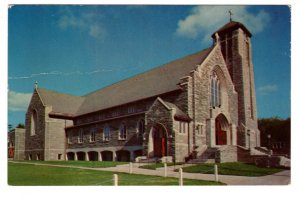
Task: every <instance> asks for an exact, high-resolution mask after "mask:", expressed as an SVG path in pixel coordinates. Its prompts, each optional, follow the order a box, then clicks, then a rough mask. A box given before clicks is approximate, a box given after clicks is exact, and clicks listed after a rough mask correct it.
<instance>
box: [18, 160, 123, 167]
mask: <svg viewBox="0 0 300 197" xmlns="http://www.w3.org/2000/svg"><path fill="white" fill-rule="evenodd" d="M18 162H30V163H42V164H51V165H64V166H77V167H79V166H80V167H89V168H108V167H115V166H117V165H122V164H127V163H128V162H119V161H101V162H99V161H36V160H31V161H18Z"/></svg>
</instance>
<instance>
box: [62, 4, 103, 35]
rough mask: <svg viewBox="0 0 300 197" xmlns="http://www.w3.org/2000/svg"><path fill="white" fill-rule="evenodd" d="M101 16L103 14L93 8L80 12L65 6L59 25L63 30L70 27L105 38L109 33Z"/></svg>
mask: <svg viewBox="0 0 300 197" xmlns="http://www.w3.org/2000/svg"><path fill="white" fill-rule="evenodd" d="M100 18H101V15H99V14H96V13H95V12H94V11H92V10H90V11H85V12H82V13H80V14H78V13H76V12H74V11H72V10H71V9H70V8H64V9H63V11H62V14H61V16H60V18H59V19H58V26H59V27H60V28H61V29H63V30H66V29H68V28H73V29H74V30H75V29H77V30H80V31H82V32H85V33H87V34H88V35H89V36H91V37H93V38H96V39H99V40H103V39H104V38H105V36H106V35H107V34H106V29H105V27H104V26H103V25H102V24H101V21H100V20H99V19H100Z"/></svg>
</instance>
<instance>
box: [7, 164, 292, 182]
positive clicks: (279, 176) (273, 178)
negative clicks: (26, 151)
mask: <svg viewBox="0 0 300 197" xmlns="http://www.w3.org/2000/svg"><path fill="white" fill-rule="evenodd" d="M9 162H12V163H23V164H32V165H46V166H54V167H64V168H78V169H88V170H96V171H109V172H125V173H129V172H130V168H129V164H125V165H119V166H116V167H109V168H89V167H79V166H66V165H52V164H42V163H30V162H16V161H9ZM140 165H142V164H137V163H134V164H133V168H132V174H142V175H154V176H164V168H158V169H156V170H148V169H143V168H139V166H140ZM184 166H187V165H184ZM180 167H182V166H176V167H175V168H177V169H178V168H180ZM167 176H168V177H176V178H178V177H179V173H178V172H174V166H169V167H168V170H167ZM218 177H219V181H220V182H223V183H226V184H228V185H288V184H290V180H291V174H290V170H284V171H282V172H279V173H275V174H272V175H267V176H262V177H246V176H231V175H218ZM183 178H188V179H201V180H211V181H214V180H215V175H214V174H200V173H183Z"/></svg>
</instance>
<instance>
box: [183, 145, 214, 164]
mask: <svg viewBox="0 0 300 197" xmlns="http://www.w3.org/2000/svg"><path fill="white" fill-rule="evenodd" d="M217 151H218V148H213V147H208V148H207V149H206V150H205V151H204V152H203V153H202V154H201V155H200V156H198V157H197V158H195V159H191V160H189V161H188V162H187V163H215V157H216V152H217Z"/></svg>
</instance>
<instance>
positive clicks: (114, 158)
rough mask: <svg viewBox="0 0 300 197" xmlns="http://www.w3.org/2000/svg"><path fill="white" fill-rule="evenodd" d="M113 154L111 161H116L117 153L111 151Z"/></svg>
mask: <svg viewBox="0 0 300 197" xmlns="http://www.w3.org/2000/svg"><path fill="white" fill-rule="evenodd" d="M112 152H113V158H112V159H113V161H117V152H116V151H112Z"/></svg>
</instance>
